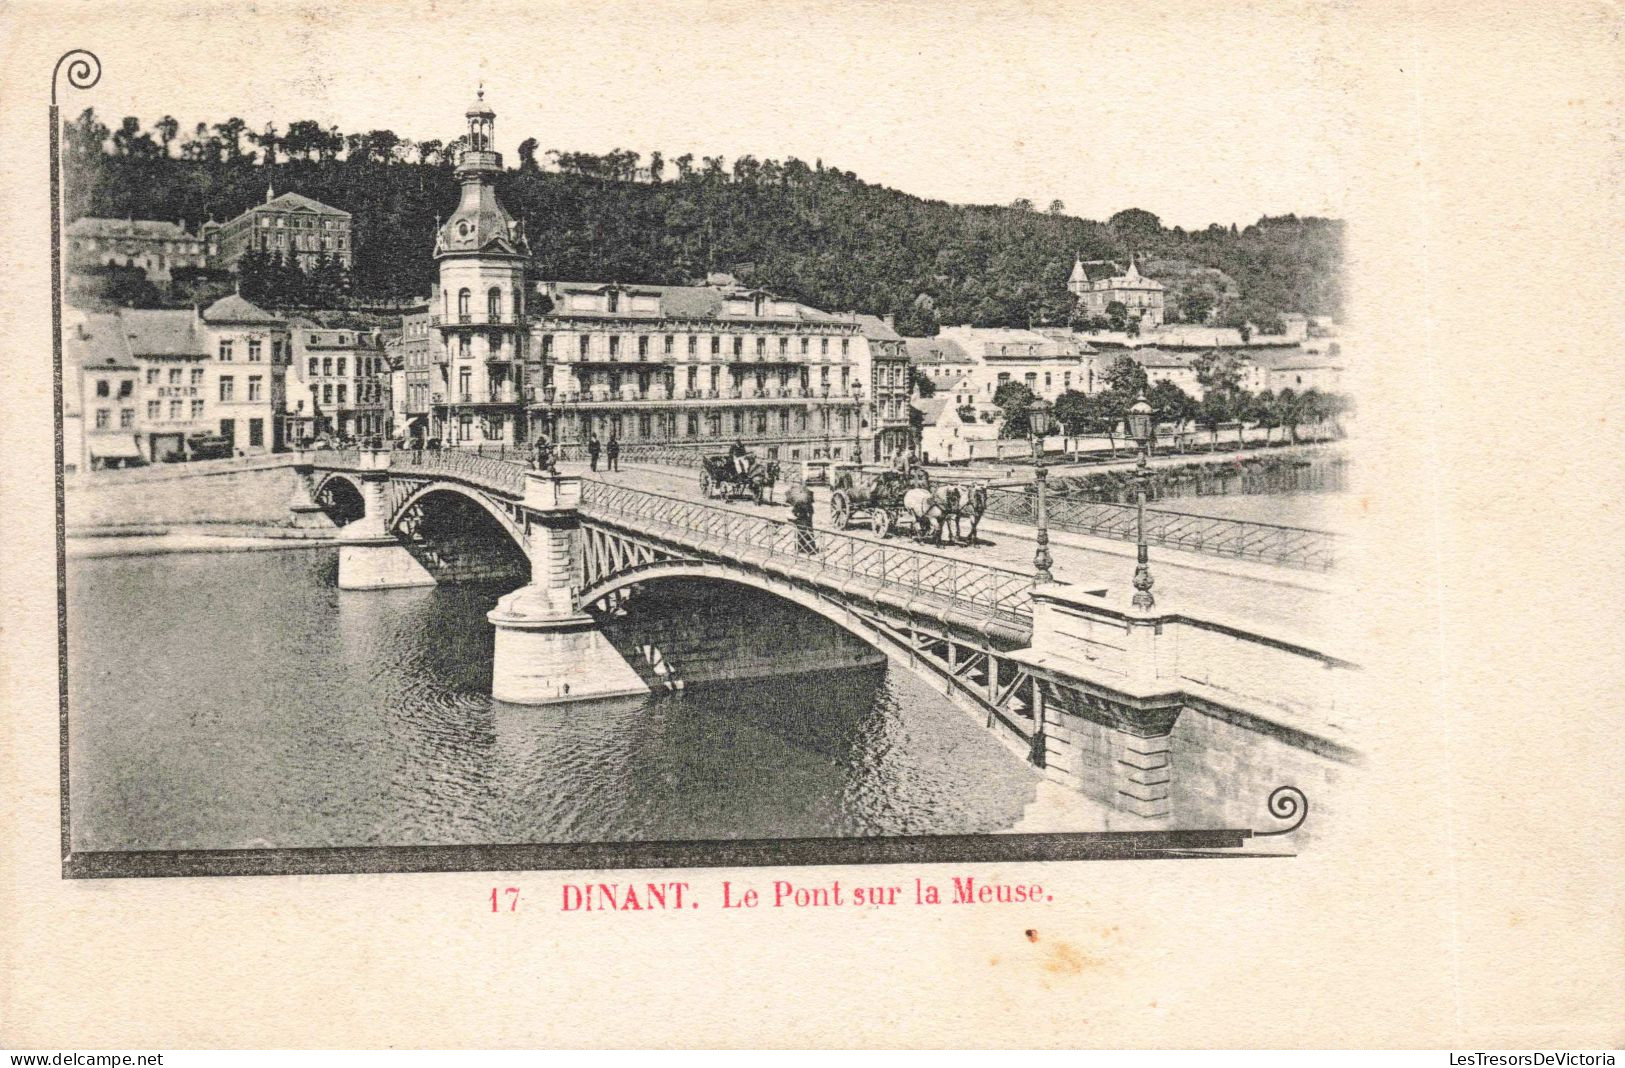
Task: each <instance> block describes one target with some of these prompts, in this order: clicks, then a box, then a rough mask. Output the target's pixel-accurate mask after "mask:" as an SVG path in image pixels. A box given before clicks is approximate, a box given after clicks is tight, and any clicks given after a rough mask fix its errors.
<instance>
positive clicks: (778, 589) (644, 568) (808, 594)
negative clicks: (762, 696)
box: [581, 560, 893, 653]
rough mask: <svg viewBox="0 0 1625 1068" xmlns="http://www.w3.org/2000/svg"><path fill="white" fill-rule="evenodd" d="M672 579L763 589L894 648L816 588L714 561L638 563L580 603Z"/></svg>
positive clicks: (861, 636)
mask: <svg viewBox="0 0 1625 1068" xmlns="http://www.w3.org/2000/svg"><path fill="white" fill-rule="evenodd" d="M670 579H689V580H695V579H698V580H703V581H706V582H718V583H726V584H729V585H735V586H748V587H750V588H751V589H757V590H763V591H765V592H767V593H771V594H773V595H774V596H776V597H778V598H780V599H781V600H785V601H789V602H790V603H791V604H795V605H799V606H800V607H802V608H805V609H807V610H808V611H810V612H814V613H816V614H817V615H820V616H822V617H823V618H825V619H827V620H829V621H830V622H831V623H834V624H835V625H836V626H838V627H840V628H841V629H842V630H844V631H846V632H847V633H848V634H851V635H852V636H853V637H855V638H859V639H861V640H863V641H865V642H867V643H868V644H870V645H872V646H874V647H875V648H876V649H878V650H880V651H881V652H883V653H891V652H892V651H893V650H892V649H891V647H890V646H888V645H887V644H886V643H885V641H884V640H883V639H882V638H880V637H879V636H878V635H877V634H875V632H874V631H873V630H872V629H871V628H870V627H869V626H868V625H867V624H865V623H864V622H863V621H862V620H861V619H860V618H859V617H857V616H856V615H855V614H854V613H852V612H851V611H849V610H847V609H844V608H841V607H840V606H839V605H836V604H833V603H831V602H830V601H829V600H828V599H827V598H824V597H821V596H819V595H818V594H817V593H816V592H815V591H813V590H809V589H805V588H803V587H800V586H797V585H796V584H794V583H791V582H786V581H785V580H783V579H780V578H776V577H774V576H772V575H763V574H761V573H759V572H755V571H749V570H746V569H745V568H742V567H733V566H731V565H728V564H722V563H716V562H713V561H703V560H660V561H656V562H653V563H647V564H637V565H634V566H632V567H629V568H626V569H625V570H622V571H619V572H617V573H616V574H615V575H613V576H611V577H609V578H608V579H605V580H604V581H602V582H599V583H597V584H596V585H593V586H591V587H589V588H587V589H585V590H583V591H582V593H581V603H582V605H583V606H584V607H592V606H598V605H602V604H604V603H606V602H609V601H612V600H614V599H615V598H616V597H617V595H619V594H621V593H623V592H625V591H627V590H629V589H630V588H632V587H633V586H640V585H643V584H644V583H648V582H659V581H664V580H670Z"/></svg>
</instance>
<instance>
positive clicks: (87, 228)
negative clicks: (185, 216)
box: [67, 215, 199, 241]
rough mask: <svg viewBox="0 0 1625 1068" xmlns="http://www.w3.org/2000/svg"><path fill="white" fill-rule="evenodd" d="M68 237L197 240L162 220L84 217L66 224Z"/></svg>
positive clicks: (180, 227)
mask: <svg viewBox="0 0 1625 1068" xmlns="http://www.w3.org/2000/svg"><path fill="white" fill-rule="evenodd" d="M67 233H68V236H70V237H148V238H162V239H165V240H180V239H185V238H191V239H192V240H194V241H196V240H199V239H198V238H197V237H196V236H195V235H193V234H189V233H187V232H186V229H185V227H183V226H181V225H180V224H179V223H172V222H167V221H165V220H162V219H100V218H96V217H95V216H91V215H86V216H84V217H82V218H78V219H75V220H73V222H71V223H69V224H68V228H67Z"/></svg>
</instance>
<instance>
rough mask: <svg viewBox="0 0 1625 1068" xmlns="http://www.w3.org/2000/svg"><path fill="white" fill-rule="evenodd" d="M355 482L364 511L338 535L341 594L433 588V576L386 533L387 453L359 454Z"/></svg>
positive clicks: (387, 513)
mask: <svg viewBox="0 0 1625 1068" xmlns="http://www.w3.org/2000/svg"><path fill="white" fill-rule="evenodd" d="M356 480H357V481H358V482H359V483H360V485H361V499H362V502H363V504H364V506H365V509H366V510H365V511H364V512H363V513H362V516H361V518H360V519H357V520H356V521H355V522H353V523H349V524H346V525H345V526H344V527H342V528H341V529H340V531H339V542H338V544H339V579H338V585H339V589H341V590H388V589H404V588H408V587H413V586H433V585H434V584H435V580H434V576H433V575H431V574H429V572H428V571H427V570H426V569H425V568H424V566H423V565H422V564H420V563H418V562H417V560H416V559H415V558H414V557H413V556H412V554H411V553H410V552H408V551H407V550H406V547H405V546H404V545H402V544H401V543H400V540H399V539H397V538H396V537H395V536H394V535H393V534H391V533H390V532H389V529H388V527H387V525H386V524H388V522H389V498H388V492H387V490H388V486H389V453H388V452H386V451H384V450H382V449H377V450H372V449H366V450H363V451H362V452H361V462H360V470H359V471H358V472H357V473H356Z"/></svg>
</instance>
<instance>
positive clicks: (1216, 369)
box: [1191, 349, 1241, 396]
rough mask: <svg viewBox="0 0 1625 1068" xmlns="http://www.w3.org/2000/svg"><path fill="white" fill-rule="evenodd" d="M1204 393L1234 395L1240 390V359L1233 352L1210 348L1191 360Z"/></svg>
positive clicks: (1192, 367)
mask: <svg viewBox="0 0 1625 1068" xmlns="http://www.w3.org/2000/svg"><path fill="white" fill-rule="evenodd" d="M1191 369H1192V370H1193V371H1195V372H1196V381H1197V383H1198V384H1199V385H1200V386H1201V387H1202V391H1203V392H1204V393H1223V394H1225V395H1226V396H1234V395H1235V394H1236V393H1238V392H1240V391H1241V359H1240V357H1238V356H1236V355H1235V354H1234V353H1229V352H1221V351H1220V350H1218V349H1211V350H1209V351H1208V352H1204V353H1203V354H1202V355H1200V356H1198V357H1196V359H1194V360H1192V361H1191Z"/></svg>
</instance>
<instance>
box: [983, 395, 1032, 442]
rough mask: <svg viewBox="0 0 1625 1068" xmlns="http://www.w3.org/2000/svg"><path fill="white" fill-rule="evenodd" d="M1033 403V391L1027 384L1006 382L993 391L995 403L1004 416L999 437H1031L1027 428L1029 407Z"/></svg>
mask: <svg viewBox="0 0 1625 1068" xmlns="http://www.w3.org/2000/svg"><path fill="white" fill-rule="evenodd" d="M1032 402H1033V391H1032V390H1031V389H1028V388H1027V384H1026V383H1025V382H1006V383H1004V384H1003V385H1002V386H1000V387H999V388H998V389H996V390H994V391H993V403H994V404H996V405H998V407H999V409H1000V411H1002V412H1003V414H1004V424H1003V425H1002V426H1000V427H999V437H1001V438H1025V437H1029V436H1030V431H1029V430H1028V427H1027V405H1029V404H1031V403H1032Z"/></svg>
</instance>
